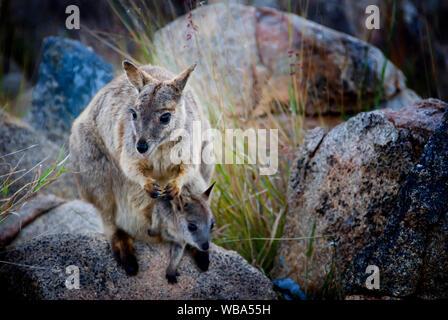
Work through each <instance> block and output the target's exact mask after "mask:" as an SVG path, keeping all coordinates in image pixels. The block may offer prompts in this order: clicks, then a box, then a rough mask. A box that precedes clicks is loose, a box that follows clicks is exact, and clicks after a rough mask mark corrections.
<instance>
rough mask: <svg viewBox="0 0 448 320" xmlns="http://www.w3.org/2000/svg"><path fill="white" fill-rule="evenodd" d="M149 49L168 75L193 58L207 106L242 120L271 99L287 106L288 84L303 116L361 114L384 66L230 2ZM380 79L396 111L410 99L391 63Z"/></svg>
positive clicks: (310, 30) (354, 44)
mask: <svg viewBox="0 0 448 320" xmlns="http://www.w3.org/2000/svg"><path fill="white" fill-rule="evenodd" d="M288 26H290V28H291V41H292V44H291V45H290V40H289V37H290V32H289V31H288ZM154 48H155V51H156V52H155V54H156V55H157V56H158V60H159V61H160V64H161V65H162V66H164V67H166V68H167V69H170V70H173V71H180V70H182V69H183V68H185V67H186V66H188V65H190V64H191V63H193V62H194V61H196V60H198V62H199V65H198V68H197V70H196V71H195V72H194V73H193V75H192V76H193V77H194V82H195V83H196V85H197V86H198V87H199V88H200V89H201V90H202V92H207V93H208V94H209V95H210V96H211V97H212V100H213V103H218V104H219V103H224V105H228V104H229V103H231V104H232V105H233V106H235V107H236V108H237V112H238V113H240V114H242V115H243V116H246V117H247V116H248V115H249V114H251V113H252V112H254V113H253V114H255V115H257V114H260V113H263V112H264V111H265V110H266V109H267V108H270V107H271V106H272V103H273V101H275V100H277V101H278V102H280V103H287V104H289V103H290V98H291V97H290V92H289V87H290V85H291V83H292V82H291V79H292V78H294V79H295V80H294V81H296V88H297V90H296V91H297V92H296V93H297V94H298V95H299V96H306V100H303V101H301V102H303V104H305V105H306V111H307V113H308V114H316V113H317V112H320V113H321V114H325V113H340V111H341V107H342V108H343V110H344V111H345V112H349V111H359V110H361V104H362V107H363V108H365V107H367V106H371V105H372V103H373V99H374V97H375V95H376V93H377V90H378V85H379V82H380V79H381V70H382V67H383V62H384V61H385V60H384V59H385V58H384V55H383V54H382V53H381V51H380V50H378V49H377V48H375V47H373V46H371V45H368V44H367V43H365V42H363V41H360V40H358V39H356V38H353V37H351V36H348V35H346V34H343V33H340V32H337V31H334V30H331V29H328V28H326V27H324V26H321V25H319V24H316V23H313V22H311V21H308V20H306V19H303V18H301V17H299V16H297V15H294V14H288V13H284V12H280V11H277V10H275V9H267V8H254V7H248V6H243V5H238V4H232V3H231V4H222V3H219V4H215V5H208V6H203V7H200V8H198V9H196V10H193V11H192V12H191V15H186V16H183V17H180V18H178V19H177V20H175V21H174V22H172V23H170V24H169V25H167V26H165V27H164V28H162V29H161V30H159V31H158V32H157V33H156V35H155V45H154ZM211 48H213V49H211ZM172 57H176V59H175V60H173V59H172ZM291 73H293V77H291ZM384 79H385V80H384V88H383V93H384V98H385V100H386V101H389V100H392V99H395V100H394V104H393V105H394V107H399V106H400V104H401V103H405V102H409V101H412V100H413V99H415V95H414V94H413V93H412V91H410V90H406V86H405V78H404V76H403V74H402V73H401V71H400V70H398V69H397V68H396V67H395V66H394V65H393V64H392V63H391V62H388V63H387V66H386V69H385V78H384ZM305 91H306V92H307V94H306V95H303V94H302V95H301V93H303V92H305ZM360 92H362V98H361V97H360V96H359V93H360ZM397 96H400V98H399V99H396V98H397ZM360 103H361V104H360ZM385 106H387V103H386V104H385ZM254 108H255V110H254Z"/></svg>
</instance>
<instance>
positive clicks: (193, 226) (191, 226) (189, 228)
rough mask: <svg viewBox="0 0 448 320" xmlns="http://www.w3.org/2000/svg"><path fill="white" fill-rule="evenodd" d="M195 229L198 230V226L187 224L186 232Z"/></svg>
mask: <svg viewBox="0 0 448 320" xmlns="http://www.w3.org/2000/svg"><path fill="white" fill-rule="evenodd" d="M197 229H198V226H197V225H195V224H194V223H189V224H188V230H190V231H191V232H193V231H196V230H197Z"/></svg>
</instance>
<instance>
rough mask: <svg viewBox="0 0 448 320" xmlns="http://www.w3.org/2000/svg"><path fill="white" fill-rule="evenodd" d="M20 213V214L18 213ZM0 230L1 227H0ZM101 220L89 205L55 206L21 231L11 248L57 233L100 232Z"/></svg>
mask: <svg viewBox="0 0 448 320" xmlns="http://www.w3.org/2000/svg"><path fill="white" fill-rule="evenodd" d="M19 213H20V212H19ZM0 230H1V227H0ZM102 230H103V228H102V224H101V218H100V216H99V214H98V212H97V211H96V209H95V208H94V207H93V206H92V205H91V204H89V203H86V202H83V201H81V200H73V201H69V202H67V203H64V204H61V205H59V206H56V207H55V208H53V209H52V210H50V211H48V212H47V213H45V214H44V215H41V216H39V217H38V218H37V219H36V220H35V221H33V223H31V224H29V225H28V226H27V227H26V228H24V229H22V230H21V232H20V233H19V234H18V236H17V238H16V239H14V241H13V242H12V244H11V246H18V245H22V244H23V243H26V242H28V241H31V240H34V239H37V238H40V237H42V236H46V235H51V234H57V233H71V234H75V233H80V234H81V233H92V232H102Z"/></svg>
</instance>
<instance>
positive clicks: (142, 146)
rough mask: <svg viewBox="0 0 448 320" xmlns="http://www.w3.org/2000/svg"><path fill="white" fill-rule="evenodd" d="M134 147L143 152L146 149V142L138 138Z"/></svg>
mask: <svg viewBox="0 0 448 320" xmlns="http://www.w3.org/2000/svg"><path fill="white" fill-rule="evenodd" d="M136 147H137V151H138V152H140V153H145V152H146V151H148V144H147V143H146V141H144V140H140V141H139V142H137V146H136Z"/></svg>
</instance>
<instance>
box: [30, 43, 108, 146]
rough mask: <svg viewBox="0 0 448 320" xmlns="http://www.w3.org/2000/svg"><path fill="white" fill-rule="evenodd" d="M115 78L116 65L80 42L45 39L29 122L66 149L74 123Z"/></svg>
mask: <svg viewBox="0 0 448 320" xmlns="http://www.w3.org/2000/svg"><path fill="white" fill-rule="evenodd" d="M112 79H113V69H112V66H111V65H110V64H108V63H106V62H104V61H103V60H102V59H101V58H100V57H99V56H98V55H96V54H95V53H94V52H93V51H92V50H91V49H89V48H87V47H85V46H84V45H83V44H82V43H80V42H79V41H76V40H70V39H64V38H59V37H48V38H45V39H44V41H43V44H42V57H41V63H40V66H39V79H38V82H37V84H36V86H35V88H34V91H33V95H32V106H31V111H30V113H29V115H27V120H28V122H29V123H31V124H32V125H33V126H34V127H35V128H36V129H37V130H39V131H40V132H42V133H44V134H45V135H46V136H47V137H48V138H49V139H50V140H51V141H53V142H55V143H56V144H58V145H60V146H62V144H63V143H64V142H66V138H67V137H68V135H69V133H70V128H71V125H72V122H73V120H74V119H75V118H76V117H77V116H78V115H79V114H80V113H81V111H82V110H83V109H84V108H85V107H86V106H87V104H88V103H89V102H90V100H91V99H92V98H93V96H94V95H95V94H96V93H97V92H98V90H100V89H101V88H102V87H104V86H105V85H106V84H107V83H108V82H109V81H111V80H112Z"/></svg>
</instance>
